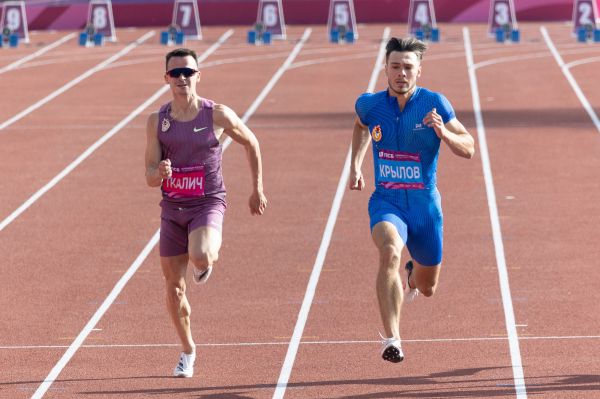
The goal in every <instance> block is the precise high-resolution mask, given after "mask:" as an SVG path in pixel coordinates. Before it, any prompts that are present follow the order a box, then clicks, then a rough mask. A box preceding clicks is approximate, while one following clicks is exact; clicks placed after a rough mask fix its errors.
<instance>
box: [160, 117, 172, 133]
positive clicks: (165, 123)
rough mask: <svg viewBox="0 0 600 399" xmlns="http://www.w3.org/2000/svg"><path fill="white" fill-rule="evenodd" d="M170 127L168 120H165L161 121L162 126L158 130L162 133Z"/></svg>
mask: <svg viewBox="0 0 600 399" xmlns="http://www.w3.org/2000/svg"><path fill="white" fill-rule="evenodd" d="M170 127H171V122H169V120H168V119H167V118H165V119H163V120H162V124H161V126H160V130H162V131H163V133H164V132H166V131H167V130H169V128H170Z"/></svg>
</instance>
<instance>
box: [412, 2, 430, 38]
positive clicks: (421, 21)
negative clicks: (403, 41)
mask: <svg viewBox="0 0 600 399" xmlns="http://www.w3.org/2000/svg"><path fill="white" fill-rule="evenodd" d="M435 27H437V24H436V22H435V11H434V9H433V0H410V6H409V8H408V33H410V34H411V35H414V34H415V33H416V31H418V30H423V28H435Z"/></svg>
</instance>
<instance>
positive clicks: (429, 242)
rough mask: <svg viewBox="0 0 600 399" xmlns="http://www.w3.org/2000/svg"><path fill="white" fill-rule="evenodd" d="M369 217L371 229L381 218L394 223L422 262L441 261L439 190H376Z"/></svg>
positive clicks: (432, 264)
mask: <svg viewBox="0 0 600 399" xmlns="http://www.w3.org/2000/svg"><path fill="white" fill-rule="evenodd" d="M369 217H370V219H371V222H370V225H371V232H372V231H373V227H375V225H376V224H377V223H379V222H389V223H391V224H393V225H394V226H395V227H396V230H398V234H399V235H400V237H401V238H402V241H404V243H405V244H406V247H407V248H408V251H409V252H410V255H411V257H412V258H413V259H414V260H416V261H417V262H419V263H420V264H421V265H423V266H436V265H439V264H440V263H442V242H443V238H444V226H443V215H442V206H441V197H440V194H439V192H438V191H437V190H393V191H392V190H390V192H379V191H375V192H374V193H373V194H372V195H371V198H370V199H369Z"/></svg>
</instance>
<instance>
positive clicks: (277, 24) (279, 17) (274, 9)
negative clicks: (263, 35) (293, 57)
mask: <svg viewBox="0 0 600 399" xmlns="http://www.w3.org/2000/svg"><path fill="white" fill-rule="evenodd" d="M256 22H257V23H259V24H262V25H263V27H264V30H265V32H271V35H272V37H273V39H285V37H286V35H285V22H284V20H283V7H282V6H281V0H260V1H259V3H258V16H257V17H256Z"/></svg>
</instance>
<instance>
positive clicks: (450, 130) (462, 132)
mask: <svg viewBox="0 0 600 399" xmlns="http://www.w3.org/2000/svg"><path fill="white" fill-rule="evenodd" d="M423 123H425V124H426V125H427V126H429V127H431V128H433V130H435V134H437V136H438V137H439V138H440V140H442V141H443V142H444V143H446V144H447V145H448V147H450V149H451V150H452V152H453V153H454V154H456V155H458V156H460V157H463V158H467V159H471V158H473V155H474V154H475V140H473V136H471V135H470V134H469V132H468V131H467V129H466V128H465V127H464V126H463V124H462V123H460V121H459V120H458V119H456V118H452V119H451V120H449V121H448V122H447V123H446V124H444V121H443V119H442V116H441V115H440V114H438V113H437V111H436V109H435V108H433V109H432V110H431V111H430V112H428V113H427V115H426V116H425V118H423Z"/></svg>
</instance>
